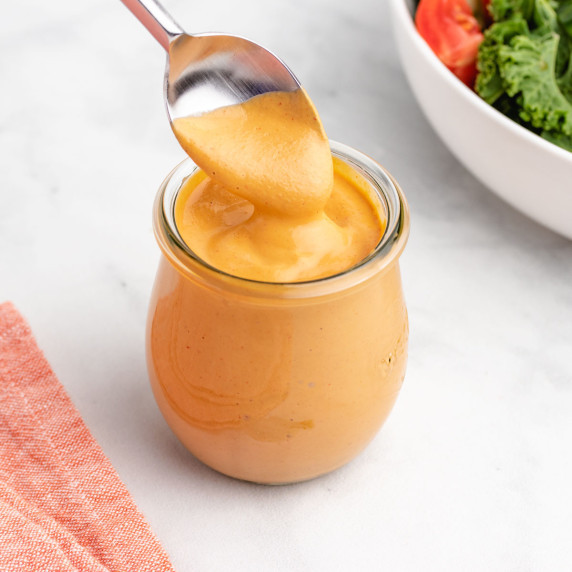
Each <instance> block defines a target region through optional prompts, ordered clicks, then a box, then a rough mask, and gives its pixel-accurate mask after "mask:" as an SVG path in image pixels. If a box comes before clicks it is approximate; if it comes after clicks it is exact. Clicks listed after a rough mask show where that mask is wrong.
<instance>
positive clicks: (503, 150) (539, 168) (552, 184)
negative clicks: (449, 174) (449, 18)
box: [390, 0, 572, 239]
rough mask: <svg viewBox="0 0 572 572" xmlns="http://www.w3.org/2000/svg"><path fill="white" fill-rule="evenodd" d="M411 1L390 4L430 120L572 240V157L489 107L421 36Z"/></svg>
mask: <svg viewBox="0 0 572 572" xmlns="http://www.w3.org/2000/svg"><path fill="white" fill-rule="evenodd" d="M412 4H413V2H412V1H411V0H390V5H391V15H392V20H393V29H394V33H395V39H396V42H397V46H398V50H399V53H400V56H401V61H402V64H403V67H404V69H405V74H406V75H407V78H408V80H409V83H410V84H411V88H412V90H413V92H414V94H415V97H416V98H417V100H418V102H419V105H420V106H421V108H422V110H423V112H424V113H425V115H426V117H427V119H428V120H429V122H430V123H431V125H432V126H433V128H434V129H435V131H436V132H437V133H438V135H439V136H440V137H441V139H442V140H443V142H444V143H445V145H446V146H447V147H448V148H449V150H450V151H451V153H453V154H454V155H455V156H456V157H457V158H458V159H459V161H461V162H462V163H463V164H464V165H465V166H466V167H467V169H469V170H470V171H471V172H472V173H473V174H474V175H475V177H477V178H478V179H480V180H481V181H482V182H483V183H484V184H485V185H486V186H487V187H489V188H490V189H491V190H492V191H494V192H495V193H496V194H497V195H499V196H500V197H501V198H503V199H504V200H505V201H506V202H507V203H509V204H511V205H512V206H513V207H515V208H517V209H518V210H520V211H521V212H523V213H524V214H526V215H528V216H529V217H530V218H532V219H534V220H536V221H537V222H539V223H541V224H543V225H545V226H547V227H548V228H551V229H552V230H554V231H555V232H558V233H560V234H562V235H564V236H566V237H567V238H570V239H572V153H571V152H569V151H566V150H564V149H561V148H560V147H557V146H556V145H553V144H552V143H549V142H548V141H545V140H544V139H542V138H541V137H539V136H538V135H535V134H534V133H532V132H530V131H528V130H527V129H525V128H524V127H522V126H520V125H518V124H517V123H515V122H513V121H511V120H510V119H508V118H507V117H505V116H504V115H503V114H502V113H500V112H498V111H497V110H496V109H494V108H493V107H491V106H490V105H488V104H487V103H485V102H484V101H483V100H482V99H481V98H480V97H479V96H478V95H477V94H475V93H474V92H473V91H471V90H470V89H469V88H468V87H466V86H465V85H464V84H463V83H462V82H461V81H460V80H458V79H457V78H456V77H455V76H454V75H453V74H452V73H451V72H450V71H449V70H448V69H447V68H446V67H445V66H444V65H442V64H441V62H440V61H439V60H438V59H437V57H436V56H435V54H434V53H433V52H432V51H431V49H430V48H429V46H428V45H427V44H426V43H425V41H424V40H423V38H421V36H419V34H418V33H417V30H416V29H415V25H414V23H413V19H412V12H413V9H412Z"/></svg>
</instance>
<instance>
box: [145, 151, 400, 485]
mask: <svg viewBox="0 0 572 572" xmlns="http://www.w3.org/2000/svg"><path fill="white" fill-rule="evenodd" d="M331 147H332V154H333V156H334V157H337V158H339V159H341V160H342V161H343V162H345V163H346V164H347V165H348V166H350V167H351V168H352V169H353V170H354V171H355V173H356V176H358V177H362V178H363V179H365V180H366V181H367V185H366V186H367V189H368V192H370V193H371V196H370V198H371V202H372V204H374V205H375V206H376V208H378V209H380V212H381V214H382V218H384V219H386V221H387V224H386V228H385V231H384V234H383V236H382V237H381V240H380V242H379V243H378V245H377V246H376V248H375V250H374V251H373V252H372V253H371V254H370V255H369V256H367V257H366V258H365V259H364V260H362V261H361V262H360V263H359V264H357V265H356V266H354V267H352V268H350V269H349V270H346V271H344V272H342V273H340V274H337V275H335V276H331V277H328V278H321V279H317V280H312V281H308V282H299V283H291V284H277V283H269V282H258V281H254V280H248V279H244V278H238V277H235V276H231V275H229V274H226V273H224V272H222V271H220V270H217V269H215V268H213V267H211V266H209V265H208V264H207V263H206V262H204V261H202V260H201V259H200V258H198V257H197V256H196V255H195V254H194V253H193V252H192V251H191V250H190V249H189V247H188V246H187V245H186V244H185V243H184V241H183V240H182V238H181V237H180V235H179V233H178V231H177V228H176V224H175V217H174V209H175V201H176V199H177V194H178V192H179V191H180V189H181V187H182V186H183V184H184V183H185V181H186V180H187V179H188V177H189V176H190V175H191V174H192V173H193V172H194V171H195V169H197V167H196V166H195V165H194V163H193V162H192V161H190V160H186V161H184V162H183V163H181V164H180V165H179V166H178V167H176V168H175V169H174V170H173V171H172V172H171V173H170V174H169V176H168V177H167V179H166V180H165V181H164V182H163V184H162V185H161V188H160V189H159V194H158V197H157V200H156V202H155V206H154V229H155V235H156V238H157V241H158V243H159V246H160V248H161V251H162V257H161V261H160V264H159V269H158V273H157V276H156V280H155V285H154V289H153V294H152V297H151V302H150V308H149V317H148V324H147V362H148V370H149V376H150V380H151V386H152V389H153V393H154V395H155V399H156V400H157V403H158V405H159V408H160V410H161V412H162V414H163V416H164V417H165V419H166V421H167V423H168V424H169V426H170V427H171V429H172V430H173V432H174V433H175V434H176V435H177V437H178V438H179V439H180V440H181V441H182V443H183V444H184V445H185V446H186V447H187V448H188V449H189V451H191V453H192V454H193V455H195V456H196V457H197V458H198V459H200V460H201V461H202V462H204V463H205V464H206V465H208V466H210V467H212V468H213V469H215V470H217V471H220V472H221V473H224V474H226V475H229V476H231V477H235V478H238V479H244V480H248V481H254V482H257V483H267V484H279V483H291V482H296V481H302V480H307V479H311V478H314V477H317V476H319V475H322V474H324V473H327V472H329V471H332V470H334V469H336V468H338V467H340V466H342V465H344V464H345V463H347V462H348V461H350V460H351V459H352V458H354V457H355V456H356V455H357V454H358V453H359V452H360V451H361V450H362V449H363V448H364V447H365V446H366V445H367V444H368V443H369V442H370V441H371V439H372V438H373V437H374V436H375V434H376V433H377V431H378V430H379V428H380V427H381V425H382V424H383V422H384V421H385V419H386V418H387V416H388V415H389V412H390V411H391V409H392V407H393V404H394V403H395V400H396V398H397V395H398V392H399V390H400V388H401V385H402V383H403V378H404V375H405V367H406V361H407V338H408V322H407V310H406V307H405V301H404V298H403V291H402V287H401V277H400V272H399V264H398V259H399V256H400V255H401V253H402V251H403V248H404V246H405V243H406V242H407V237H408V234H409V212H408V208H407V203H406V201H405V198H404V196H403V194H402V192H401V190H400V189H399V187H398V185H397V184H396V182H395V181H394V180H393V178H392V177H391V176H390V175H389V174H388V173H387V172H386V171H385V170H384V169H383V168H382V167H380V166H379V165H378V164H377V163H375V162H374V161H372V160H371V159H369V158H368V157H366V156H365V155H363V154H361V153H359V152H357V151H355V150H354V149H351V148H349V147H347V146H345V145H341V144H339V143H335V142H331Z"/></svg>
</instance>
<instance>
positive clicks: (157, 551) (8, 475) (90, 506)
mask: <svg viewBox="0 0 572 572" xmlns="http://www.w3.org/2000/svg"><path fill="white" fill-rule="evenodd" d="M72 570H73V571H81V572H84V571H85V572H87V571H89V572H107V571H112V572H147V571H149V572H167V571H172V570H173V568H172V567H171V564H170V563H169V560H168V558H167V556H166V554H165V552H164V551H163V549H162V548H161V546H160V544H159V542H158V541H157V539H156V538H155V537H154V536H153V534H152V532H151V531H150V529H149V526H148V525H147V524H146V522H145V521H144V519H143V517H142V515H141V514H140V513H139V512H138V510H137V508H136V506H135V505H134V503H133V501H132V499H131V497H130V495H129V493H128V492H127V489H126V488H125V486H124V485H123V484H122V482H121V481H120V480H119V477H118V476H117V473H116V472H115V471H114V469H113V467H112V466H111V463H110V462H109V461H108V459H107V458H106V457H105V455H104V454H103V452H102V451H101V449H100V448H99V446H98V444H97V443H96V441H95V440H94V439H93V437H92V436H91V434H90V433H89V431H88V429H87V427H86V426H85V424H84V423H83V421H82V419H81V417H80V415H79V413H78V412H77V410H76V409H75V407H74V406H73V404H72V402H71V401H70V399H69V397H68V396H67V394H66V393H65V391H64V389H63V387H62V385H61V384H60V383H59V381H58V380H57V378H56V377H55V375H54V373H53V372H52V370H51V369H50V366H49V365H48V363H47V361H46V359H45V358H44V356H43V354H42V352H41V351H40V350H39V349H38V347H37V345H36V343H35V340H34V338H33V336H32V333H31V331H30V328H29V327H28V325H27V324H26V322H25V321H24V320H23V319H22V317H21V316H20V314H19V313H18V312H17V311H16V309H15V308H14V307H13V306H12V305H11V304H9V303H8V304H0V571H1V572H52V571H54V572H56V571H57V572H68V571H72Z"/></svg>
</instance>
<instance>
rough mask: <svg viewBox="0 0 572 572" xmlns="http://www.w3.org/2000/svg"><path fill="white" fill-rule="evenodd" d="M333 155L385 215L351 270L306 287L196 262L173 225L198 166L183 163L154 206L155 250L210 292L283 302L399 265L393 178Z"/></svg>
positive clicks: (362, 158)
mask: <svg viewBox="0 0 572 572" xmlns="http://www.w3.org/2000/svg"><path fill="white" fill-rule="evenodd" d="M330 146H331V150H332V155H333V156H334V157H336V158H338V159H340V160H342V161H343V162H344V163H346V164H347V165H348V166H350V167H351V168H352V169H353V170H355V171H356V172H357V173H358V174H359V175H360V176H361V177H363V178H364V179H365V180H366V181H367V183H368V185H369V186H370V187H371V190H372V192H373V194H375V195H376V197H377V198H378V199H379V202H380V204H381V208H382V209H384V210H385V216H386V221H387V222H386V226H385V230H384V232H383V235H382V237H381V239H380V240H379V242H378V244H377V246H376V247H375V249H374V250H373V251H372V252H371V253H370V254H369V255H368V256H367V257H365V258H364V259H363V260H361V261H360V262H359V263H358V264H356V265H355V266H353V267H351V268H349V269H347V270H345V271H343V272H340V273H339V274H335V275H333V276H329V277H326V278H319V279H315V280H309V281H305V282H294V283H271V282H260V281H256V280H250V279H247V278H240V277H237V276H233V275H231V274H228V273H226V272H224V271H221V270H219V269H217V268H214V267H213V266H211V265H210V264H208V263H207V262H205V261H204V260H202V259H201V258H200V257H198V256H197V255H196V254H195V253H194V252H193V251H192V250H191V249H190V248H189V247H188V246H187V244H186V243H185V242H184V241H183V239H182V238H181V236H180V234H179V231H178V229H177V225H176V223H175V214H174V213H175V203H176V200H177V196H178V193H179V191H180V189H181V188H182V186H183V185H184V183H185V182H186V180H187V179H188V178H189V176H191V174H192V173H193V172H194V171H195V170H196V169H198V167H197V166H196V165H195V164H194V163H193V162H192V161H191V160H190V159H186V160H185V161H183V162H182V163H180V164H179V165H178V166H177V167H175V169H173V171H171V173H170V174H169V175H168V176H167V178H166V179H165V181H164V182H163V183H162V185H161V187H160V189H159V193H158V195H157V199H156V201H155V206H154V217H153V218H154V221H153V222H154V231H155V236H156V238H157V241H158V243H159V246H160V248H161V250H162V252H163V254H164V255H165V257H166V258H167V259H168V260H169V262H170V263H171V264H172V265H173V266H174V267H175V268H176V269H177V270H178V271H179V272H181V273H182V274H183V275H186V276H187V277H189V278H192V279H198V280H201V281H204V282H205V283H206V284H209V285H211V286H212V287H221V288H224V289H228V288H232V289H235V290H237V291H244V292H246V293H248V292H256V295H258V296H259V295H261V293H262V294H264V293H265V292H268V295H269V296H276V293H277V291H280V294H281V295H283V296H284V297H293V298H303V297H314V296H316V295H323V294H327V293H331V292H336V291H339V290H342V289H344V288H347V287H350V286H351V285H354V284H359V283H360V282H362V281H364V280H366V279H367V278H368V277H369V276H371V275H373V274H377V273H379V272H382V271H384V269H386V268H389V267H390V266H392V265H393V264H394V263H395V262H397V260H398V258H399V256H400V255H401V252H402V251H403V248H404V247H405V244H406V242H407V238H408V235H409V210H408V206H407V202H406V200H405V197H404V195H403V193H402V191H401V189H400V188H399V186H398V185H397V183H396V181H395V180H394V179H393V177H392V176H391V175H390V174H389V173H388V172H387V171H385V169H383V167H381V166H380V165H379V164H377V163H376V162H375V161H373V160H372V159H370V158H369V157H367V156H366V155H363V154H362V153H360V152H358V151H356V150H355V149H352V148H351V147H348V146H346V145H343V144H341V143H337V142H334V141H331V142H330Z"/></svg>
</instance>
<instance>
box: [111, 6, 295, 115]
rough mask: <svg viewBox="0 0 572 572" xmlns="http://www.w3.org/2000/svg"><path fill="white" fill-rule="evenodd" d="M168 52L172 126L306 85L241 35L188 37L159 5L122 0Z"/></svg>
mask: <svg viewBox="0 0 572 572" xmlns="http://www.w3.org/2000/svg"><path fill="white" fill-rule="evenodd" d="M121 1H122V2H123V4H125V6H127V8H129V10H130V11H131V12H132V13H133V14H134V15H135V17H136V18H137V19H138V20H139V21H140V22H141V23H142V24H143V25H144V26H145V27H146V28H147V30H148V31H149V32H151V34H152V35H153V36H154V38H155V39H156V40H157V41H158V42H159V43H160V44H161V46H163V48H164V49H165V50H166V51H167V66H166V70H165V99H166V104H167V112H168V114H169V119H170V121H171V123H172V122H173V121H174V120H175V119H178V118H181V117H187V116H190V115H199V114H202V113H205V112H207V111H213V110H214V109H218V108H219V107H224V106H227V105H233V104H237V103H242V102H244V101H247V100H248V99H250V98H252V97H254V96H255V95H260V94H262V93H266V92H270V91H295V90H297V89H300V82H299V81H298V80H297V79H296V77H295V76H294V74H293V73H292V72H291V71H290V70H289V69H288V68H287V67H286V66H285V65H284V63H283V62H282V61H280V60H279V59H278V58H277V57H276V56H275V55H274V54H272V53H270V52H269V51H268V50H266V49H264V48H263V47H261V46H259V45H258V44H255V43H254V42H251V41H249V40H246V39H244V38H241V37H238V36H229V35H223V34H198V35H190V34H185V32H184V31H183V29H182V28H181V27H180V26H179V25H178V24H177V23H176V22H175V21H174V20H173V18H172V17H171V16H170V15H169V14H168V13H167V12H166V11H165V9H164V8H163V7H162V6H161V5H160V4H159V3H158V2H156V0H121Z"/></svg>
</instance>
